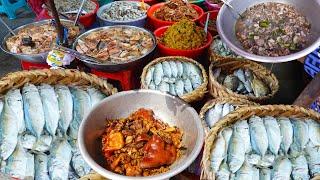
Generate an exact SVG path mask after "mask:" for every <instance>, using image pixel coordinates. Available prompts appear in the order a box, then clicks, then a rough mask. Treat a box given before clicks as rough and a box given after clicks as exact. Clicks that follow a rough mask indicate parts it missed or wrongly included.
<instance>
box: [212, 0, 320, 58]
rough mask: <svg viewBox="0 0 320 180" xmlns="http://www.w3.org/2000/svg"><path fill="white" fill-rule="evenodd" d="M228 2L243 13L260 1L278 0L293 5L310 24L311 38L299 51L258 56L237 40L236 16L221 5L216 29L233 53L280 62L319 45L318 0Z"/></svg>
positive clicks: (263, 1) (319, 8)
mask: <svg viewBox="0 0 320 180" xmlns="http://www.w3.org/2000/svg"><path fill="white" fill-rule="evenodd" d="M229 2H230V4H231V5H232V6H233V7H234V8H235V9H236V10H237V11H238V12H240V13H243V12H244V11H245V10H246V8H249V7H251V6H254V5H256V4H260V3H266V2H278V3H285V4H290V5H293V6H294V7H295V8H296V9H297V10H299V11H300V12H301V13H302V14H303V15H304V16H305V17H306V18H307V19H308V21H309V22H310V24H311V38H310V42H309V44H308V45H307V47H306V48H305V49H303V50H301V51H299V52H296V53H293V54H290V55H287V56H279V57H266V56H259V55H255V54H251V53H248V52H247V51H246V50H244V49H243V47H242V45H241V44H240V42H239V41H238V40H237V37H236V35H235V23H236V20H237V18H238V16H237V15H236V14H235V12H234V11H232V10H231V9H230V8H228V7H227V6H226V5H223V6H222V8H221V9H220V11H219V14H218V18H217V30H218V33H219V35H220V37H221V39H222V40H223V41H224V42H225V43H226V45H227V46H228V47H230V48H231V49H232V50H233V51H234V52H235V53H237V54H239V55H241V56H243V57H245V58H248V59H251V60H254V61H259V62H267V63H280V62H286V61H292V60H296V59H299V58H301V57H303V56H306V55H307V54H309V53H311V52H312V51H314V50H315V49H316V48H317V47H319V46H320V21H319V19H318V18H319V17H320V0H312V1H305V0H255V1H252V0H251V1H244V0H230V1H229Z"/></svg>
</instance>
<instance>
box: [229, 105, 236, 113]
mask: <svg viewBox="0 0 320 180" xmlns="http://www.w3.org/2000/svg"><path fill="white" fill-rule="evenodd" d="M234 109H235V108H234V106H233V105H232V104H230V107H229V112H232V111H234Z"/></svg>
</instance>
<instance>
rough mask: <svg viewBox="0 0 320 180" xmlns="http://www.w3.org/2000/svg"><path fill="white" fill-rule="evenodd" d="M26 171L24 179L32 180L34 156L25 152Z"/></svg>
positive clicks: (33, 175)
mask: <svg viewBox="0 0 320 180" xmlns="http://www.w3.org/2000/svg"><path fill="white" fill-rule="evenodd" d="M26 166H27V169H26V175H25V179H34V177H35V170H36V169H35V167H34V155H33V154H31V153H28V152H27V165H26Z"/></svg>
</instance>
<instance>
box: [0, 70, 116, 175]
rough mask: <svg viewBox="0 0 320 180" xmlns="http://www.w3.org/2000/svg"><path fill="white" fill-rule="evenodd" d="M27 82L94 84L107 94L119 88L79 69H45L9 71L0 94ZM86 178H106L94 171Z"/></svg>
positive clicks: (2, 82)
mask: <svg viewBox="0 0 320 180" xmlns="http://www.w3.org/2000/svg"><path fill="white" fill-rule="evenodd" d="M26 83H32V84H35V85H38V84H41V83H46V84H50V85H55V84H62V85H68V86H70V85H71V86H92V87H95V88H97V89H99V90H100V91H102V92H103V93H105V94H106V95H112V94H115V93H117V89H116V88H114V87H113V86H112V85H111V84H109V83H107V81H105V80H102V79H100V78H98V77H97V76H95V75H92V74H86V73H84V72H80V71H78V70H69V69H67V70H62V69H55V70H52V69H44V70H32V71H18V72H14V73H9V74H8V75H6V76H5V77H3V78H1V79H0V96H1V94H4V93H6V92H7V91H8V90H10V89H12V88H21V87H23V85H24V84H26ZM84 179H92V180H100V179H101V180H103V179H104V178H102V177H100V176H99V175H96V174H95V173H93V174H88V175H87V176H84Z"/></svg>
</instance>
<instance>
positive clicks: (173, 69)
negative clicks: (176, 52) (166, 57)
mask: <svg viewBox="0 0 320 180" xmlns="http://www.w3.org/2000/svg"><path fill="white" fill-rule="evenodd" d="M169 64H170V67H171V75H172V77H174V78H176V77H178V67H177V64H176V63H175V62H174V61H169Z"/></svg>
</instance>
